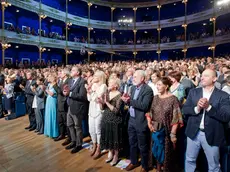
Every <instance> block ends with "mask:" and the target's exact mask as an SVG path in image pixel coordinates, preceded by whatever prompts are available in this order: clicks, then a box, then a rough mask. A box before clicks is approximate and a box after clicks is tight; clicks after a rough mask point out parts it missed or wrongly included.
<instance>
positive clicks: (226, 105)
mask: <svg viewBox="0 0 230 172" xmlns="http://www.w3.org/2000/svg"><path fill="white" fill-rule="evenodd" d="M216 80H217V74H216V71H214V70H212V69H206V70H205V71H204V72H203V73H202V77H201V84H202V88H197V89H193V90H191V91H190V93H189V95H188V98H187V101H186V103H185V105H184V107H183V113H184V115H186V116H187V117H188V123H187V127H186V131H185V133H186V135H187V150H186V162H185V171H186V172H194V171H195V169H196V159H197V156H198V154H199V151H200V148H201V147H202V148H203V149H204V153H205V155H206V158H207V160H208V168H209V171H213V172H214V171H215V172H219V171H220V166H219V158H220V155H219V147H220V146H223V145H225V144H226V138H225V134H226V133H225V132H226V129H227V124H228V122H229V121H230V97H229V95H228V94H227V93H225V92H223V91H221V90H218V89H217V88H215V86H214V84H215V82H216Z"/></svg>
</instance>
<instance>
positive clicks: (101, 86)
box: [86, 71, 107, 159]
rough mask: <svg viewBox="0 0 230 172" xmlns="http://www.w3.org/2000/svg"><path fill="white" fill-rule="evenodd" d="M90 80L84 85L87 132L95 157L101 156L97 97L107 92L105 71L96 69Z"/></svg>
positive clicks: (99, 110)
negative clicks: (86, 102) (86, 106)
mask: <svg viewBox="0 0 230 172" xmlns="http://www.w3.org/2000/svg"><path fill="white" fill-rule="evenodd" d="M92 80H93V81H91V82H93V84H91V83H89V85H86V89H87V97H88V101H89V133H90V136H91V139H92V142H93V148H92V152H91V156H93V158H94V159H97V158H99V157H100V156H101V146H100V145H101V144H100V142H101V120H102V109H101V107H100V103H99V99H102V97H103V96H104V95H105V93H106V92H107V86H106V84H105V82H106V79H105V73H104V72H103V71H96V72H95V74H94V77H93V79H92Z"/></svg>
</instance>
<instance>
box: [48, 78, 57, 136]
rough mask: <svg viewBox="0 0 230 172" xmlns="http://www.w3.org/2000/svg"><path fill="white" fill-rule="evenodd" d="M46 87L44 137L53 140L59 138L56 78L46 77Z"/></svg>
mask: <svg viewBox="0 0 230 172" xmlns="http://www.w3.org/2000/svg"><path fill="white" fill-rule="evenodd" d="M48 82H49V84H48V87H47V89H46V94H47V98H46V107H45V123H44V135H45V136H48V137H51V138H55V137H58V136H59V131H58V122H57V76H56V74H50V75H49V77H48Z"/></svg>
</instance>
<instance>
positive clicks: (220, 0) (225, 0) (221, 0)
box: [217, 0, 230, 6]
mask: <svg viewBox="0 0 230 172" xmlns="http://www.w3.org/2000/svg"><path fill="white" fill-rule="evenodd" d="M229 2H230V0H219V1H217V5H218V6H221V5H225V4H228V3H229Z"/></svg>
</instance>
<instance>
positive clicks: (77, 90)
mask: <svg viewBox="0 0 230 172" xmlns="http://www.w3.org/2000/svg"><path fill="white" fill-rule="evenodd" d="M85 84H86V81H85V80H84V79H83V78H81V77H79V78H78V80H77V81H75V83H74V85H73V86H72V87H71V85H72V79H70V80H69V88H70V95H69V107H70V112H71V113H72V114H73V115H76V116H81V117H83V116H84V115H87V114H88V107H89V102H88V100H87V92H86V88H85Z"/></svg>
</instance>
